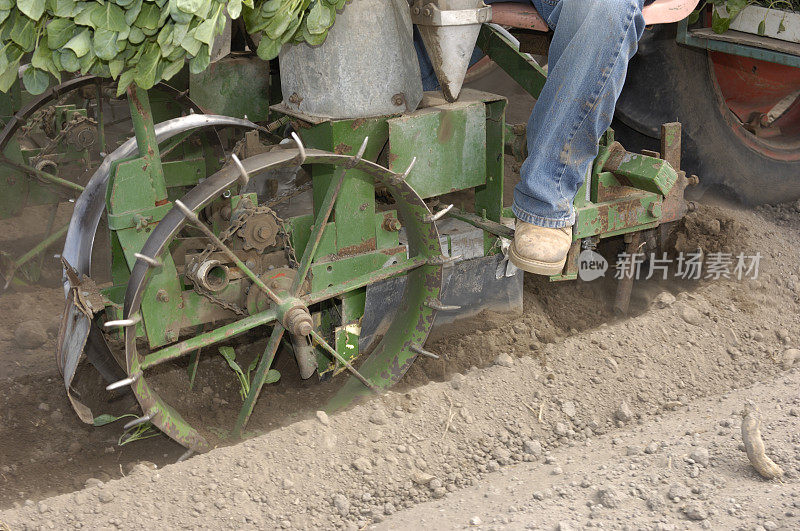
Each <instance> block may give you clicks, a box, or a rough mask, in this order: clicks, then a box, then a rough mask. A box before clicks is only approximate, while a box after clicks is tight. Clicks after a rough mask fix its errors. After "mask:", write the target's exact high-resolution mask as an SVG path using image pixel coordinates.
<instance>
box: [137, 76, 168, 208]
mask: <svg viewBox="0 0 800 531" xmlns="http://www.w3.org/2000/svg"><path fill="white" fill-rule="evenodd" d="M128 106H129V107H130V110H131V122H133V130H134V132H135V134H136V143H137V146H138V148H139V156H140V157H146V158H148V159H149V163H150V171H151V175H152V176H153V177H154V178H152V179H151V180H150V184H151V186H152V187H153V191H154V193H155V197H156V204H157V205H160V204H163V203H166V202H167V185H166V183H165V182H164V170H163V168H162V167H161V155H160V154H159V149H158V137H156V131H155V124H154V123H153V111H152V109H151V108H150V97H149V96H148V94H147V91H146V90H144V89H142V88H141V87H139V85H137V84H136V83H131V85H130V86H129V87H128ZM155 176H158V177H157V178H155Z"/></svg>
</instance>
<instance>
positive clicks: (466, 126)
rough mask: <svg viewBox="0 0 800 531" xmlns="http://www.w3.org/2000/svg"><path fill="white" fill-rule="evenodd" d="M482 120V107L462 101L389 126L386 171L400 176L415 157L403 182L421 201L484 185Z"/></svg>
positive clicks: (405, 117)
mask: <svg viewBox="0 0 800 531" xmlns="http://www.w3.org/2000/svg"><path fill="white" fill-rule="evenodd" d="M486 119H487V118H486V106H485V105H484V103H482V102H463V101H462V102H456V103H448V104H444V105H437V106H434V107H427V108H424V109H420V110H418V111H416V112H413V113H410V114H407V115H404V116H400V117H398V118H392V119H390V120H388V121H387V123H388V124H389V169H390V170H392V171H395V172H399V173H402V172H404V171H405V170H406V168H408V166H409V165H410V164H411V161H412V160H413V159H414V157H416V158H417V162H416V165H415V166H414V169H413V170H412V171H411V174H410V175H409V176H408V178H407V179H406V180H407V182H408V183H409V184H410V185H411V186H412V187H413V188H414V190H415V191H416V192H417V193H418V194H419V195H420V196H422V197H423V198H427V197H434V196H437V195H442V194H446V193H449V192H454V191H457V190H465V189H467V188H472V187H475V186H479V185H482V184H484V183H485V182H486V171H487V169H486V164H487V162H486V151H487V145H486V144H487V138H486V134H487V131H486ZM500 138H501V140H502V132H501V136H500ZM497 153H499V154H500V156H501V157H502V153H503V148H502V144H500V149H499V151H498V152H497ZM500 176H501V177H502V173H501V174H500Z"/></svg>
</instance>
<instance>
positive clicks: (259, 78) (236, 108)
mask: <svg viewBox="0 0 800 531" xmlns="http://www.w3.org/2000/svg"><path fill="white" fill-rule="evenodd" d="M269 74H270V72H269V63H268V62H267V61H262V60H261V59H259V58H258V57H226V58H224V59H221V60H220V61H217V62H215V63H212V64H211V65H210V66H209V67H208V68H207V69H206V70H204V71H203V72H201V73H199V74H192V75H190V76H189V94H190V97H191V98H192V100H193V101H194V102H195V103H197V104H198V105H199V106H200V107H202V108H203V110H204V111H206V112H207V113H213V114H221V115H223V116H235V117H236V118H244V117H245V116H247V118H249V119H250V120H252V121H254V122H263V121H266V120H267V118H268V117H269V104H270V103H269V92H270V87H269Z"/></svg>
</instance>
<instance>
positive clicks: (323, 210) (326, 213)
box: [291, 138, 369, 296]
mask: <svg viewBox="0 0 800 531" xmlns="http://www.w3.org/2000/svg"><path fill="white" fill-rule="evenodd" d="M368 141H369V138H365V139H364V143H363V144H361V148H359V150H358V153H357V154H356V156H355V157H353V158H352V159H350V163H349V164H346V165H343V166H340V167H339V169H338V170H337V172H336V176H335V177H334V179H333V180H332V181H331V185H330V186H328V191H327V192H326V193H325V198H324V199H323V200H322V204H321V205H320V208H319V214H318V215H317V217H316V220H315V221H314V230H313V231H312V232H311V237H310V238H309V239H308V244H306V248H305V250H304V251H303V258H302V259H301V260H300V266H299V267H298V272H297V276H296V277H295V279H294V282H293V283H292V289H291V293H292V295H295V296H297V294H298V293H300V287H301V286H302V285H303V282H305V281H306V276H307V275H308V270H309V269H310V268H311V262H312V261H313V260H314V255H316V254H317V248H318V247H319V242H320V240H322V234H323V233H324V232H325V227H326V226H327V225H328V220H329V219H330V217H331V213H332V212H333V205H335V204H336V198H337V197H339V191H340V190H341V189H342V184H343V183H344V178H345V175H347V170H349V169H350V168H352V167H354V166H355V165H356V164H357V163H358V162H359V161H360V160H361V158H362V157H363V156H364V152H365V151H366V149H367V142H368Z"/></svg>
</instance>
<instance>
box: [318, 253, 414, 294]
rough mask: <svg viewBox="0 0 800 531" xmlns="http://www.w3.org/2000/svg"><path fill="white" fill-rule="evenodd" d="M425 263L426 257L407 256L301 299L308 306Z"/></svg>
mask: <svg viewBox="0 0 800 531" xmlns="http://www.w3.org/2000/svg"><path fill="white" fill-rule="evenodd" d="M427 263H428V259H427V258H425V257H423V256H416V257H414V258H409V259H408V260H403V261H402V262H398V263H397V264H394V265H392V266H389V267H385V268H382V269H378V270H377V271H371V272H369V273H367V274H365V275H361V276H357V277H354V278H351V279H349V280H346V281H344V282H340V283H339V284H334V285H333V286H330V287H328V288H325V289H323V290H320V291H315V292H314V293H309V294H308V295H306V296H304V297H302V300H303V302H304V303H305V304H306V305H308V306H310V305H312V304H316V303H318V302H322V301H325V300H328V299H331V298H333V297H336V296H337V295H342V294H343V293H347V292H348V291H353V290H354V289H358V288H363V287H364V286H368V285H370V284H373V283H375V282H379V281H381V280H385V279H387V278H391V277H393V276H395V275H399V274H400V273H405V272H407V271H411V270H412V269H416V268H418V267H422V266H424V265H425V264H427Z"/></svg>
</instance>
